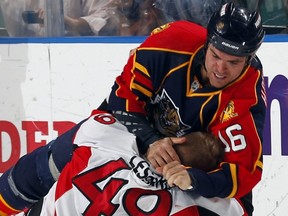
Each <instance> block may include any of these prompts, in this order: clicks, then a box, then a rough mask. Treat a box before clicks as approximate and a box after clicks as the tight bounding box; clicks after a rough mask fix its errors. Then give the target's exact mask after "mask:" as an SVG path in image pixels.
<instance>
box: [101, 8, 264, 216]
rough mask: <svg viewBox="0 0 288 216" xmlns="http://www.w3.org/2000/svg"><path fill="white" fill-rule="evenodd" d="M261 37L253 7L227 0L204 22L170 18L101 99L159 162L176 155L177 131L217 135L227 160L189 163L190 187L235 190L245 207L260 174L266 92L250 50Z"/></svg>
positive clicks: (204, 191)
mask: <svg viewBox="0 0 288 216" xmlns="http://www.w3.org/2000/svg"><path fill="white" fill-rule="evenodd" d="M263 38H264V30H263V28H262V23H261V17H260V15H259V13H258V12H250V11H248V10H247V9H244V8H241V7H238V6H235V5H234V4H233V3H227V4H225V5H223V6H222V7H221V8H220V10H219V11H218V12H216V13H214V14H213V15H212V17H211V19H210V21H209V23H208V26H207V29H205V28H203V27H201V26H199V25H196V24H193V23H190V22H187V21H178V22H173V23H168V24H167V25H164V26H162V27H160V28H158V29H156V30H154V31H153V33H152V35H151V36H150V37H148V38H147V39H146V40H145V41H144V42H143V43H142V44H141V45H140V46H139V47H138V48H137V49H135V50H134V52H133V54H132V55H131V57H130V58H129V60H128V63H127V64H126V65H125V67H124V70H123V72H122V74H121V75H120V76H118V77H117V78H116V81H115V84H114V86H113V87H112V92H111V94H110V96H109V97H108V99H107V103H108V104H106V105H104V104H105V103H104V104H103V105H104V106H103V107H105V109H108V110H110V111H112V112H113V114H114V115H115V116H116V118H117V119H119V120H120V121H121V122H122V123H123V124H124V125H126V126H127V128H128V130H129V131H131V132H133V133H134V134H135V135H136V136H137V138H138V140H139V142H140V143H141V144H140V145H139V149H140V150H141V152H142V153H147V158H148V160H149V161H150V162H151V164H152V165H153V166H154V167H155V168H157V169H159V170H162V169H163V166H164V165H165V164H167V163H169V162H171V161H175V160H176V161H179V157H178V156H177V154H176V153H175V151H174V149H173V148H172V145H173V143H181V142H182V141H181V136H182V135H183V134H186V133H188V132H190V131H210V132H212V133H214V134H215V135H216V136H218V137H219V138H220V139H221V141H222V142H223V143H224V144H225V145H226V157H225V162H224V163H222V166H221V169H219V170H218V171H217V172H213V173H209V174H207V173H205V172H202V171H199V170H194V169H193V168H192V169H189V170H188V171H189V173H190V176H191V177H192V179H193V181H192V187H193V188H194V193H197V194H199V195H202V196H205V197H222V198H226V197H227V198H228V197H236V198H239V199H240V200H241V201H242V204H243V205H244V206H245V208H246V210H247V214H249V215H251V214H252V212H253V205H252V193H251V191H252V189H253V188H254V186H255V185H256V184H257V183H258V182H259V181H260V179H261V175H262V142H263V127H264V122H265V112H266V95H265V94H266V93H265V89H264V80H263V73H262V65H261V62H260V60H259V59H258V58H257V56H256V51H257V50H258V48H259V47H260V46H261V44H262V41H263ZM151 125H152V126H151ZM167 136H168V137H170V138H167ZM164 171H165V166H164ZM164 175H166V173H164ZM205 215H208V213H207V214H205Z"/></svg>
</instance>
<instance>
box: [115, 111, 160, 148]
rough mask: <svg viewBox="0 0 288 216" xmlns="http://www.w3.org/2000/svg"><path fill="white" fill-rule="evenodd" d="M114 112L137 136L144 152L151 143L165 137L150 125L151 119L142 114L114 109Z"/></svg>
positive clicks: (139, 145) (139, 146)
mask: <svg viewBox="0 0 288 216" xmlns="http://www.w3.org/2000/svg"><path fill="white" fill-rule="evenodd" d="M113 114H114V116H115V117H116V118H117V119H118V120H119V121H120V122H121V123H122V124H124V125H125V126H126V127H127V129H128V131H129V132H131V133H133V134H134V135H135V136H136V137H137V144H138V148H139V151H140V152H141V153H142V154H145V153H146V152H147V149H148V148H149V145H150V144H152V143H153V142H154V141H156V140H159V139H161V138H163V137H162V136H161V135H159V134H158V133H157V132H156V131H155V130H154V129H153V128H152V127H151V126H150V123H149V121H148V120H147V119H146V117H145V116H144V115H142V114H138V113H128V112H124V111H113Z"/></svg>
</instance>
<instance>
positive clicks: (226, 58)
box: [205, 44, 247, 88]
mask: <svg viewBox="0 0 288 216" xmlns="http://www.w3.org/2000/svg"><path fill="white" fill-rule="evenodd" d="M246 59H247V57H239V56H233V55H229V54H227V53H224V52H222V51H220V50H218V49H216V48H215V47H214V46H212V45H211V44H209V46H208V49H207V53H206V59H205V67H206V70H207V73H206V76H207V78H208V79H209V82H210V84H211V85H212V86H214V87H216V88H222V87H224V86H226V85H227V84H229V83H230V82H232V81H234V80H235V79H236V78H237V77H239V75H240V74H241V72H242V71H243V68H244V67H245V65H246Z"/></svg>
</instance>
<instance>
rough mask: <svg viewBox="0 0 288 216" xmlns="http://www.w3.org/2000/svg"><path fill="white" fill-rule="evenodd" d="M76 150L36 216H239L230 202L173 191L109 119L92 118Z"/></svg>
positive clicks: (100, 115)
mask: <svg viewBox="0 0 288 216" xmlns="http://www.w3.org/2000/svg"><path fill="white" fill-rule="evenodd" d="M73 143H74V144H76V145H77V146H78V147H77V148H76V149H75V151H74V153H73V157H72V160H71V162H69V163H68V164H67V165H66V167H65V168H64V170H63V171H62V172H61V175H60V177H59V179H58V181H57V182H56V183H55V184H54V186H53V187H52V189H51V190H50V192H49V193H48V194H47V196H46V197H45V198H44V203H43V208H42V211H41V216H56V215H57V216H77V215H84V216H95V215H103V216H104V215H105V216H110V215H116V216H121V215H133V216H136V215H157V216H160V215H161V216H165V215H174V216H177V215H192V216H193V215H198V212H197V209H196V207H195V205H201V206H203V207H205V208H207V209H210V210H212V211H214V212H216V213H217V214H219V215H231V216H232V215H233V216H238V215H242V214H243V212H242V208H241V206H239V203H238V202H237V201H236V200H235V199H220V198H212V199H207V198H204V197H200V196H197V195H193V192H184V191H181V190H179V189H178V188H177V187H173V188H169V186H168V185H167V182H166V180H165V179H164V178H163V177H162V176H161V175H158V174H157V173H156V172H154V171H153V169H152V168H151V167H150V165H149V163H148V162H147V161H146V160H145V159H143V158H142V157H140V156H139V152H138V149H137V145H136V139H135V136H134V135H133V134H131V133H129V132H128V131H127V129H126V127H125V126H123V125H122V124H120V123H119V122H117V120H116V119H115V118H114V117H113V116H111V115H110V114H108V113H103V112H102V113H101V112H99V113H97V114H94V115H92V116H91V117H90V118H89V119H87V121H85V122H84V123H83V124H82V125H81V127H80V128H79V130H78V131H77V133H76V134H75V139H74V142H73Z"/></svg>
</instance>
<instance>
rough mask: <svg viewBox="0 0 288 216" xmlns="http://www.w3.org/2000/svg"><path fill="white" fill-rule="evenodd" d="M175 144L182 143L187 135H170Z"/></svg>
mask: <svg viewBox="0 0 288 216" xmlns="http://www.w3.org/2000/svg"><path fill="white" fill-rule="evenodd" d="M170 139H171V141H172V143H173V145H178V144H182V143H184V142H185V141H186V137H170Z"/></svg>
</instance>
